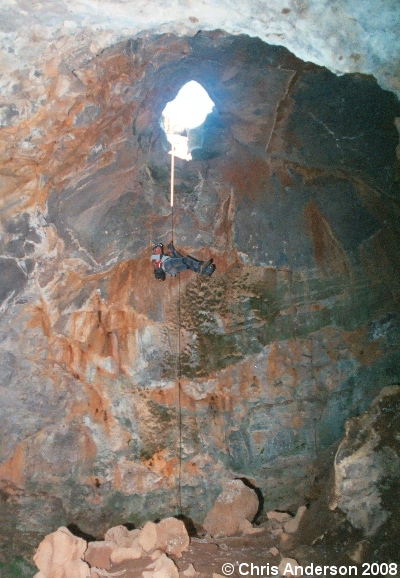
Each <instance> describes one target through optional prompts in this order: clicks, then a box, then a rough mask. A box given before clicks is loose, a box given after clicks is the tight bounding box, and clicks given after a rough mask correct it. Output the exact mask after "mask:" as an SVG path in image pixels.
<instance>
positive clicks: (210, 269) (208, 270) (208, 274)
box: [203, 264, 215, 277]
mask: <svg viewBox="0 0 400 578" xmlns="http://www.w3.org/2000/svg"><path fill="white" fill-rule="evenodd" d="M214 271H215V265H214V264H212V265H209V266H208V267H206V268H205V269H204V273H203V275H205V276H206V277H211V275H212V274H213V273H214Z"/></svg>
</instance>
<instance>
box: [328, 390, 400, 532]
mask: <svg viewBox="0 0 400 578" xmlns="http://www.w3.org/2000/svg"><path fill="white" fill-rule="evenodd" d="M399 415H400V387H399V386H393V387H388V388H385V389H383V390H382V392H381V394H380V395H379V396H378V397H376V398H375V399H374V401H373V402H372V404H371V407H370V409H369V410H368V411H366V412H365V413H363V414H362V415H360V416H359V417H355V418H352V419H350V420H348V421H347V422H346V436H345V437H344V439H343V440H342V442H341V444H340V446H339V448H338V451H337V454H336V457H335V498H334V501H333V502H332V504H331V508H332V509H334V508H336V507H339V508H340V509H341V510H342V511H343V512H345V513H346V515H347V517H348V519H349V520H350V522H351V523H352V524H353V526H354V527H355V528H360V529H362V530H363V531H364V532H365V535H366V536H373V535H376V533H377V532H378V530H379V528H380V527H381V526H382V525H383V524H384V523H385V522H386V520H388V519H389V518H392V520H393V521H395V520H396V519H398V514H399V504H398V502H397V500H396V498H395V496H396V492H397V488H398V480H399V476H400V445H399V428H400V421H399ZM393 498H394V499H393Z"/></svg>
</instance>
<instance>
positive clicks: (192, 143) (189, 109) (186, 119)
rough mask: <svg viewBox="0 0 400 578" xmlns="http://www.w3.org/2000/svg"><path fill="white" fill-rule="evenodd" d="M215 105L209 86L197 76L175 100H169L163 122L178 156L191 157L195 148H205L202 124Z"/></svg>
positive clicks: (180, 91) (183, 88) (162, 117)
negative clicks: (205, 86) (202, 145)
mask: <svg viewBox="0 0 400 578" xmlns="http://www.w3.org/2000/svg"><path fill="white" fill-rule="evenodd" d="M214 106H215V105H214V102H213V101H212V100H211V98H210V97H209V95H208V93H207V91H206V90H205V88H203V87H202V86H201V84H199V83H198V82H196V81H195V80H190V81H189V82H187V83H186V84H184V85H183V86H182V88H181V89H180V90H179V92H178V94H177V95H176V97H175V98H174V100H171V101H170V102H168V103H167V104H166V106H165V108H164V110H163V111H162V116H161V125H162V128H163V129H164V132H165V134H166V136H167V139H168V142H169V143H170V144H171V147H172V151H171V153H172V154H173V155H174V156H177V157H179V158H182V159H184V160H191V158H192V156H191V154H190V152H191V150H193V149H194V148H201V144H202V129H201V126H202V124H203V123H204V121H205V120H206V118H207V116H208V115H209V114H210V112H212V110H213V108H214Z"/></svg>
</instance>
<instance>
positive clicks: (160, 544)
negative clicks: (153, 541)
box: [156, 518, 190, 558]
mask: <svg viewBox="0 0 400 578" xmlns="http://www.w3.org/2000/svg"><path fill="white" fill-rule="evenodd" d="M156 529H157V548H159V549H160V550H163V551H164V552H165V553H166V554H168V555H172V556H175V557H176V558H181V557H182V552H185V551H186V550H187V549H188V546H189V542H190V539H189V535H188V533H187V530H186V528H185V524H184V523H183V522H182V520H178V519H177V518H164V519H163V520H161V521H160V522H158V524H157V528H156Z"/></svg>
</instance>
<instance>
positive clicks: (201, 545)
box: [110, 529, 361, 578]
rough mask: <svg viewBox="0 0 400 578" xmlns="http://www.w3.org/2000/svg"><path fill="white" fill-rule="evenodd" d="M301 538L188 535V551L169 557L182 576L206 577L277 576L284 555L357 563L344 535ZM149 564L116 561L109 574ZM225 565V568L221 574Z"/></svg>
mask: <svg viewBox="0 0 400 578" xmlns="http://www.w3.org/2000/svg"><path fill="white" fill-rule="evenodd" d="M301 538H302V536H299V535H296V536H290V537H289V539H288V540H287V541H286V542H285V543H282V540H281V539H280V537H279V536H278V537H273V536H272V535H271V534H270V532H269V531H268V530H267V529H264V531H262V532H260V533H257V534H250V535H244V536H235V537H230V538H223V539H219V540H212V539H210V538H209V537H194V538H191V541H190V545H189V548H188V551H187V552H184V553H183V554H182V557H181V558H179V559H177V558H174V557H172V556H171V558H172V559H173V560H174V562H175V564H176V565H177V567H178V569H179V574H180V576H181V577H182V578H183V577H186V578H203V577H204V578H209V577H212V576H213V574H217V575H218V576H232V577H233V578H240V577H242V576H273V575H277V570H275V571H274V570H273V568H274V567H275V568H277V567H278V566H279V564H280V563H281V560H282V559H283V558H293V559H295V560H296V561H297V562H298V563H299V564H300V565H302V566H303V567H304V566H306V565H309V564H311V563H314V565H322V566H323V565H329V566H333V565H336V566H340V565H343V566H346V568H349V566H350V565H352V566H354V565H356V564H355V563H354V562H353V561H352V560H351V559H350V558H349V557H348V556H347V555H346V554H345V553H344V552H345V550H346V542H347V540H346V538H345V537H343V540H342V542H341V543H340V544H338V543H336V544H331V545H327V544H325V543H324V544H323V543H322V542H321V543H320V544H318V540H317V541H316V543H315V544H314V545H312V546H310V545H305V544H304V543H302V542H308V539H307V536H304V540H302V539H301ZM347 546H348V544H347ZM271 548H276V549H277V550H278V551H279V552H275V555H274V554H273V553H271V552H270V549H271ZM150 563H151V560H150V558H149V557H146V558H141V559H140V560H134V561H130V562H126V563H123V564H119V565H116V566H113V568H112V569H111V570H110V575H112V576H123V577H124V578H142V572H143V571H144V570H146V569H147V567H148V566H149V564H150ZM226 564H228V567H227V571H226V572H225V573H224V565H226ZM190 565H192V566H193V568H191V566H190ZM229 565H233V566H229ZM252 565H253V566H252ZM193 569H194V570H193ZM359 570H360V569H359V568H358V571H357V575H358V574H360V573H361V572H360V571H359ZM194 571H195V572H194ZM214 578H217V577H214Z"/></svg>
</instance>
